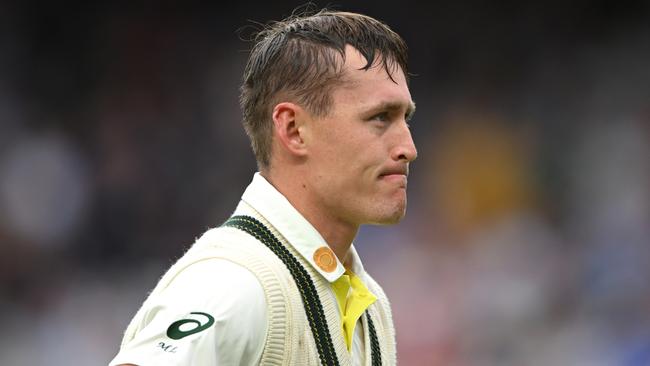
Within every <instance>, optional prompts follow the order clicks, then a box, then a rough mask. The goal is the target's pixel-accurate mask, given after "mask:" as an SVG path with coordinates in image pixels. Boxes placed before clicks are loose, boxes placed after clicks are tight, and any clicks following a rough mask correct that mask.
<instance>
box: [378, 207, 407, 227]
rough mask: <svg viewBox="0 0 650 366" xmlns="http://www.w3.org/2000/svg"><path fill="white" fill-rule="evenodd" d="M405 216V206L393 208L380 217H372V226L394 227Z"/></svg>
mask: <svg viewBox="0 0 650 366" xmlns="http://www.w3.org/2000/svg"><path fill="white" fill-rule="evenodd" d="M405 214H406V204H404V205H399V206H397V207H393V208H392V209H388V210H385V211H384V212H382V213H381V214H380V215H377V216H375V217H374V220H372V222H371V223H372V224H374V225H394V224H397V223H398V222H400V221H401V220H402V218H404V215H405Z"/></svg>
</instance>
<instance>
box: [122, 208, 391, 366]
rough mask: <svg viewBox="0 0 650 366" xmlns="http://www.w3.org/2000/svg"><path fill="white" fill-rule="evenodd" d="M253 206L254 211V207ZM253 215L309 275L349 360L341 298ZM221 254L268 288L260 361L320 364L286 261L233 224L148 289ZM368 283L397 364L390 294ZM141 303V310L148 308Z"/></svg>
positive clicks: (385, 352)
mask: <svg viewBox="0 0 650 366" xmlns="http://www.w3.org/2000/svg"><path fill="white" fill-rule="evenodd" d="M251 210H252V211H254V210H253V209H252V208H251ZM255 218H256V219H258V220H259V221H260V222H262V223H263V224H264V225H265V226H266V227H267V228H269V229H270V230H271V232H272V233H273V234H274V235H275V236H276V237H277V238H278V240H280V242H281V243H282V245H283V246H285V247H286V248H287V249H288V250H289V251H290V252H291V254H292V255H293V256H294V257H295V258H296V259H297V260H298V261H299V262H300V264H301V265H302V266H303V267H304V268H305V269H306V270H307V272H308V273H309V276H310V277H311V279H312V281H313V282H314V285H315V287H316V291H317V292H318V296H319V298H320V301H321V304H322V305H323V310H324V313H325V318H326V320H327V325H328V329H329V333H330V335H331V337H332V342H333V344H334V348H335V351H336V354H337V356H338V359H339V362H340V364H341V365H342V366H351V365H352V358H351V356H350V353H349V352H348V350H347V346H346V343H345V339H344V336H343V333H342V332H341V320H340V318H339V314H338V310H337V307H338V304H337V301H336V298H335V296H334V294H333V292H332V291H331V289H330V283H329V282H328V281H327V280H325V279H324V278H323V277H322V276H321V275H320V274H319V273H318V272H316V271H315V270H314V269H313V268H312V267H311V265H310V264H309V263H308V262H306V261H305V260H304V259H303V258H302V256H301V255H300V254H299V253H297V252H296V251H295V250H294V249H293V247H292V246H291V245H288V244H287V242H286V239H285V238H284V237H283V236H282V235H281V234H280V233H279V232H278V231H277V230H276V229H275V228H274V227H273V226H272V225H270V224H269V222H268V221H266V220H265V219H264V218H263V217H262V216H261V215H259V214H256V215H255ZM211 258H220V259H226V260H229V261H232V262H233V263H236V264H239V265H241V266H243V267H245V268H247V269H248V270H250V271H251V273H253V274H254V275H255V276H256V277H257V278H258V280H259V281H260V283H261V284H262V288H263V289H264V294H265V299H266V303H267V310H268V311H267V318H268V320H267V337H266V341H265V347H264V351H263V353H262V357H261V360H260V365H319V364H320V360H319V356H318V352H317V349H316V343H315V341H314V338H313V335H312V333H311V329H310V327H309V324H308V321H307V318H306V315H305V308H304V306H303V303H302V300H301V296H300V292H299V291H298V288H297V286H296V284H295V282H294V280H293V278H292V276H291V274H290V273H289V271H288V270H287V268H286V266H285V265H284V263H283V262H282V261H281V260H280V259H279V258H277V257H276V256H275V254H273V252H271V250H270V249H268V248H267V247H266V246H264V245H263V244H261V243H260V242H258V241H257V240H255V239H254V238H252V237H251V236H249V235H248V234H246V233H244V232H242V231H240V230H238V229H235V228H217V229H213V230H210V231H208V232H207V233H206V234H205V235H203V236H202V237H201V238H200V239H199V240H198V241H197V242H196V243H195V245H194V246H193V247H192V248H191V249H190V250H189V251H188V252H187V253H186V254H185V255H184V256H183V257H182V258H181V259H180V260H179V261H178V262H177V263H176V264H174V265H173V266H172V267H171V268H170V269H169V271H168V272H167V273H166V274H165V275H164V276H163V277H162V278H161V280H160V281H159V283H158V285H157V286H156V288H155V289H154V290H153V291H152V292H151V294H150V295H149V296H150V297H151V296H155V295H156V294H158V293H159V292H161V291H162V290H164V289H165V288H166V287H167V286H168V285H169V284H170V283H171V281H172V280H173V279H174V278H175V277H176V276H177V275H178V274H179V273H181V272H182V271H183V270H184V269H185V268H187V267H188V266H190V265H192V264H194V263H197V262H199V261H202V260H207V259H211ZM366 279H368V281H367V282H368V283H367V287H368V289H369V290H370V291H371V292H372V293H373V294H375V295H376V296H377V299H378V301H376V302H375V303H374V304H372V305H371V306H370V307H369V308H368V310H367V311H368V312H370V314H371V317H372V320H373V323H374V327H375V330H376V332H377V337H378V338H379V344H380V349H381V356H382V357H381V359H382V364H383V365H395V364H396V358H395V332H394V328H393V322H392V319H391V315H390V307H389V304H388V300H387V298H386V295H385V294H384V292H383V291H382V290H381V288H380V287H379V286H378V285H377V283H376V282H374V281H373V280H372V279H370V277H369V276H366ZM145 308H146V307H144V306H143V307H142V308H141V309H140V311H144V310H145ZM136 319H143V317H141V316H140V314H137V315H136V316H135V317H134V320H133V321H132V322H131V324H130V325H129V327H128V328H127V330H126V332H125V336H124V339H123V341H122V344H123V345H124V344H126V343H128V342H129V341H130V340H131V339H133V337H134V336H135V334H136V333H137V332H138V331H139V330H140V329H141V328H142V327H143V326H144V325H143V324H140V322H137V321H136ZM363 323H364V324H363V327H364V331H365V345H366V346H365V350H366V355H365V364H366V365H371V355H370V352H371V344H370V340H369V338H368V334H369V331H368V322H367V320H366V318H365V316H364V317H363Z"/></svg>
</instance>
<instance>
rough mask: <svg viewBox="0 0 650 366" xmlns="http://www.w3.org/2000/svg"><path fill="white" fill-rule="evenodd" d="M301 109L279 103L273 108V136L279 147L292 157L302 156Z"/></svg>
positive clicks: (286, 103)
mask: <svg viewBox="0 0 650 366" xmlns="http://www.w3.org/2000/svg"><path fill="white" fill-rule="evenodd" d="M302 112H303V111H302V108H301V107H300V106H298V105H296V104H294V103H290V102H284V103H279V104H277V105H276V106H275V108H273V124H274V127H275V135H276V137H277V139H278V142H279V143H280V145H282V146H283V147H284V148H285V150H287V152H289V153H290V154H292V155H300V156H302V155H304V148H305V144H304V139H303V135H302V128H303V123H302V122H303V121H302V115H303V113H302Z"/></svg>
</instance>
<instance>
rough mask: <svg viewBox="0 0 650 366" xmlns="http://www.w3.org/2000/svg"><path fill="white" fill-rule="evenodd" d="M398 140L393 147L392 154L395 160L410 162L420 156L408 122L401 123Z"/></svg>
mask: <svg viewBox="0 0 650 366" xmlns="http://www.w3.org/2000/svg"><path fill="white" fill-rule="evenodd" d="M397 141H398V143H397V144H396V145H395V147H394V148H393V152H392V154H391V158H392V159H393V160H396V161H405V162H407V163H409V162H411V161H413V160H415V159H416V158H417V157H418V150H417V149H416V148H415V143H414V142H413V136H411V130H410V129H409V127H408V125H407V124H406V123H403V124H400V130H399V133H398V140H397Z"/></svg>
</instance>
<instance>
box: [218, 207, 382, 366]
mask: <svg viewBox="0 0 650 366" xmlns="http://www.w3.org/2000/svg"><path fill="white" fill-rule="evenodd" d="M223 226H227V227H233V228H237V229H239V230H242V231H244V232H246V233H248V234H249V235H251V236H253V237H254V238H255V239H257V240H259V241H260V242H262V244H264V245H265V246H267V247H268V248H269V249H270V250H271V251H272V252H273V253H274V254H275V255H276V256H277V257H278V258H279V259H280V260H281V261H282V262H283V263H284V264H285V266H286V267H287V269H288V270H289V273H291V276H292V277H293V279H294V281H295V283H296V286H297V287H298V290H299V291H300V296H301V297H302V302H303V305H304V307H305V313H306V315H307V319H308V320H309V327H310V328H311V332H312V335H313V336H314V340H315V341H316V347H317V349H318V356H319V358H320V360H321V363H322V364H323V365H327V366H338V365H339V360H338V358H337V356H336V351H335V349H334V345H333V343H332V336H331V335H330V333H329V329H328V327H327V320H326V319H325V313H324V311H323V305H322V304H321V302H320V299H319V297H318V292H317V291H316V286H315V285H314V282H313V281H312V279H311V277H310V276H309V273H308V272H307V270H305V268H304V267H303V266H302V265H301V264H300V262H298V260H297V259H296V258H295V257H294V256H293V255H292V254H291V252H289V250H287V248H285V247H284V245H282V243H281V242H280V241H279V240H278V238H276V237H275V235H273V233H272V232H271V231H270V230H269V229H268V228H267V227H266V226H264V224H262V223H261V222H259V221H258V220H257V219H255V218H253V217H250V216H243V215H242V216H233V217H231V218H230V219H228V220H227V221H226V222H225V223H224V224H223ZM366 316H367V319H368V329H369V332H370V340H371V348H372V365H373V366H374V365H381V352H380V350H379V341H378V339H377V333H376V331H375V327H374V324H373V323H372V320H371V319H370V316H369V315H368V312H367V311H366Z"/></svg>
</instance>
